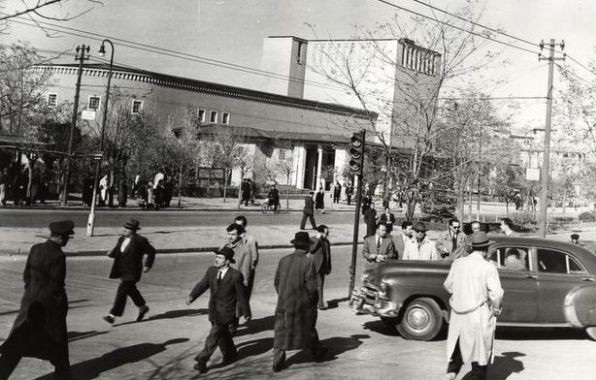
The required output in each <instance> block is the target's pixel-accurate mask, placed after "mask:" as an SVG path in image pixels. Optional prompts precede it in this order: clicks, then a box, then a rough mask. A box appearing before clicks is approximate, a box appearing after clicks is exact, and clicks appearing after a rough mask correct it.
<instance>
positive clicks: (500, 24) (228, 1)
mask: <svg viewBox="0 0 596 380" xmlns="http://www.w3.org/2000/svg"><path fill="white" fill-rule="evenodd" d="M27 1H29V2H32V1H33V0H27ZM423 1H425V2H430V0H423ZM468 1H472V2H477V0H468ZM386 2H388V3H393V4H395V5H398V6H400V7H404V8H407V9H410V10H413V11H417V12H421V13H424V14H427V15H430V10H429V9H428V8H427V7H424V6H423V5H420V4H419V2H417V1H416V0H387V1H386ZM430 3H431V4H432V5H434V6H435V7H438V8H441V9H445V10H449V11H451V12H453V11H455V10H457V8H458V7H459V6H461V5H462V4H465V3H466V1H465V0H435V1H432V2H430ZM481 3H484V6H485V9H484V12H483V17H482V18H481V19H480V20H479V22H480V23H481V24H483V25H486V26H489V27H492V28H500V29H502V30H504V31H505V32H507V33H508V34H510V35H513V36H515V37H518V38H521V39H524V40H529V41H532V42H536V43H538V42H539V41H540V40H545V41H548V40H549V39H550V38H554V39H556V40H557V41H560V40H564V41H565V52H566V53H567V54H569V55H570V56H571V57H573V58H575V59H576V60H578V61H579V62H581V63H582V64H584V65H586V64H587V63H588V61H589V60H591V59H592V58H593V57H594V54H595V53H594V44H595V42H594V41H593V37H592V36H593V30H594V21H593V15H595V14H596V1H593V0H486V1H482V2H481ZM9 4H11V3H10V2H9ZM12 4H13V5H17V6H18V4H19V2H17V1H14V2H13V3H12ZM9 7H10V5H9V6H8V8H6V9H5V10H4V11H5V12H6V11H8V12H10V9H9ZM87 10H88V12H86V13H84V14H82V15H80V16H78V17H74V18H73V19H72V20H69V21H62V22H57V21H53V20H45V22H49V23H52V24H56V25H59V26H61V27H69V28H73V29H76V30H79V31H78V32H77V31H75V30H70V32H72V33H75V34H79V36H73V35H71V34H67V33H63V32H62V33H56V32H51V31H50V30H49V28H53V27H51V26H49V25H48V24H43V25H46V27H47V28H48V29H46V31H45V32H51V34H52V35H51V36H47V35H45V33H44V31H42V30H41V29H40V28H39V27H31V26H25V25H23V24H18V23H11V29H10V30H9V34H8V35H5V36H1V38H2V39H1V40H0V43H10V42H14V41H17V40H19V41H28V42H30V43H31V45H32V46H34V47H36V48H37V49H39V50H40V52H41V53H42V54H46V55H51V54H53V52H57V51H65V50H71V51H72V49H73V48H74V47H75V46H76V45H78V44H89V45H91V48H92V51H97V49H98V47H99V44H100V42H101V40H102V39H103V38H110V39H111V40H112V42H114V44H115V52H114V60H115V62H116V63H117V64H124V65H130V66H134V67H138V68H142V69H145V70H150V71H157V72H161V73H165V74H170V75H177V76H184V77H189V78H193V79H200V80H205V81H210V82H216V83H222V84H228V85H233V86H239V87H247V88H255V87H257V88H256V89H258V83H259V82H260V81H262V80H263V77H262V76H259V75H255V74H250V73H247V72H246V69H243V68H255V69H259V68H260V66H261V51H262V44H263V39H264V38H266V37H267V36H271V35H278V36H279V35H293V36H297V37H301V38H305V39H313V38H334V39H341V38H350V37H352V36H353V35H354V31H355V28H356V27H366V28H374V26H375V25H376V24H378V23H384V22H386V21H388V20H389V19H390V18H391V17H393V14H394V12H395V11H397V12H398V15H399V17H402V18H409V17H410V14H409V13H408V12H405V11H399V10H396V9H395V8H393V7H391V6H390V5H387V4H385V3H384V2H383V1H379V0H293V1H290V0H176V1H175V2H173V1H165V0H126V1H118V0H102V3H101V4H97V3H95V2H89V1H85V0H69V1H65V2H64V4H63V5H62V6H60V7H52V8H51V9H50V8H48V9H47V10H46V11H45V12H44V14H47V15H51V16H54V17H65V16H75V15H78V14H80V13H81V12H84V11H87ZM15 21H18V22H23V21H25V22H28V23H31V22H30V21H26V20H23V19H19V20H15ZM42 21H44V20H42ZM453 23H454V24H458V25H463V24H462V23H461V22H458V21H457V20H454V21H453ZM80 31H86V32H92V33H95V37H94V38H89V35H85V34H82V33H81V32H80ZM381 37H383V36H381ZM497 38H498V39H500V40H502V41H506V42H507V43H510V44H513V45H516V46H520V47H524V48H529V49H530V50H533V51H536V52H537V51H538V50H539V49H538V48H537V47H532V46H529V45H527V44H524V43H523V42H520V41H517V40H515V39H510V38H507V37H504V36H498V37H497ZM118 39H123V40H127V41H131V42H134V43H140V44H146V45H149V46H158V47H161V48H166V49H169V50H171V51H172V54H173V55H176V52H184V53H187V54H191V55H193V56H194V58H193V59H191V60H189V59H181V58H179V57H173V56H168V55H163V54H155V53H150V52H147V51H142V50H136V49H131V48H129V47H126V46H123V44H122V43H121V41H119V40H118ZM485 48H487V49H490V50H492V51H498V52H500V53H501V55H502V58H503V59H505V60H506V61H507V62H508V64H506V65H499V66H497V67H492V68H489V69H486V70H482V71H480V72H478V73H475V74H474V76H473V78H471V80H473V81H474V82H475V83H477V84H479V86H480V87H481V89H482V90H484V91H486V92H488V93H489V94H490V95H491V96H494V97H511V96H513V97H544V96H545V95H546V87H547V64H546V62H539V61H538V57H537V55H536V54H533V53H532V54H531V53H528V52H523V51H520V50H517V49H514V48H511V47H507V46H503V45H500V44H496V43H492V42H487V43H486V44H485ZM545 53H546V52H545ZM94 57H97V54H95V55H94ZM205 59H209V60H215V61H217V62H215V61H209V62H211V64H205V63H200V62H197V60H203V61H205ZM59 62H73V60H72V57H64V58H61V59H60V61H59ZM229 63H231V64H234V65H239V66H242V67H243V68H238V67H235V68H232V69H230V68H229V66H228V67H225V66H227V65H226V64H229ZM567 63H569V64H570V65H571V67H573V68H574V69H576V70H577V73H578V74H579V75H580V76H582V77H583V78H585V79H586V80H592V79H594V78H593V77H592V76H593V75H594V74H591V73H589V72H588V71H586V70H584V69H582V68H581V67H579V66H578V65H577V64H575V63H573V62H570V61H569V60H567ZM555 78H557V74H555ZM496 80H499V81H501V82H503V83H501V84H499V85H498V86H495V85H494V84H493V82H494V81H496ZM558 86H559V83H558V81H557V80H555V88H557V87H558ZM555 96H556V92H555ZM516 102H517V103H516V104H517V105H518V108H514V107H512V105H513V104H514V102H513V101H512V100H496V101H495V104H496V105H497V108H499V109H500V110H501V112H502V113H503V115H506V116H509V115H512V116H513V121H514V123H515V124H516V128H517V129H518V130H522V131H523V130H531V129H532V128H542V127H543V126H544V119H545V112H546V108H545V101H544V100H543V99H538V100H517V101H516Z"/></svg>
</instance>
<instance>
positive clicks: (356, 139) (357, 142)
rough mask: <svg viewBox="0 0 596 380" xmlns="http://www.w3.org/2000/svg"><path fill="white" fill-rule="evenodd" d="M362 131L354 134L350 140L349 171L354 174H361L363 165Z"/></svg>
mask: <svg viewBox="0 0 596 380" xmlns="http://www.w3.org/2000/svg"><path fill="white" fill-rule="evenodd" d="M364 134H365V132H364V131H361V132H354V134H353V135H352V138H351V139H350V157H351V159H350V163H349V165H350V169H352V171H353V172H354V174H362V166H363V164H364Z"/></svg>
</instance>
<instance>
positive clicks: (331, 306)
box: [327, 297, 350, 309]
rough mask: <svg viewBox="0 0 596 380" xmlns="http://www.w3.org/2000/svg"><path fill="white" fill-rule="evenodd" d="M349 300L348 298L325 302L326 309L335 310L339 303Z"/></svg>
mask: <svg viewBox="0 0 596 380" xmlns="http://www.w3.org/2000/svg"><path fill="white" fill-rule="evenodd" d="M349 300H350V299H349V298H348V297H344V298H336V299H333V300H329V301H327V308H328V309H335V308H337V307H338V306H339V304H340V303H341V302H347V301H349Z"/></svg>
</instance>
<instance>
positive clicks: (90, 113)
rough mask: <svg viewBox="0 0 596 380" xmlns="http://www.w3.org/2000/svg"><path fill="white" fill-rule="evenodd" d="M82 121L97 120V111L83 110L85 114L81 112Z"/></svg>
mask: <svg viewBox="0 0 596 380" xmlns="http://www.w3.org/2000/svg"><path fill="white" fill-rule="evenodd" d="M81 119H83V120H95V111H94V110H83V112H81Z"/></svg>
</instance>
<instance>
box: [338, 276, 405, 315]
mask: <svg viewBox="0 0 596 380" xmlns="http://www.w3.org/2000/svg"><path fill="white" fill-rule="evenodd" d="M350 306H351V308H352V310H354V311H355V312H356V313H357V314H370V315H374V316H378V317H385V318H395V317H397V315H398V313H399V309H398V306H397V304H396V303H395V302H392V301H391V300H389V298H387V296H386V294H385V293H384V292H383V291H381V290H380V289H378V288H377V287H376V286H374V285H372V284H366V283H365V284H364V285H363V286H362V287H361V288H360V289H355V290H354V291H353V292H352V296H351V298H350Z"/></svg>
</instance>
